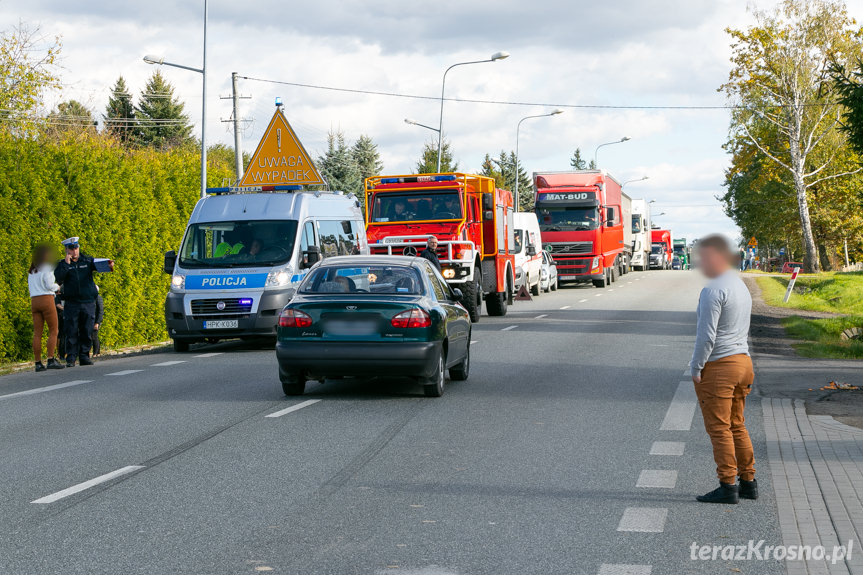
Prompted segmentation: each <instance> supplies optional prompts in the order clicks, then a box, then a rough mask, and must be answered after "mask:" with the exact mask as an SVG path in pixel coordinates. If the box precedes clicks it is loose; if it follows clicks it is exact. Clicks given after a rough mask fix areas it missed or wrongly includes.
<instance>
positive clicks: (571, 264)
mask: <svg viewBox="0 0 863 575" xmlns="http://www.w3.org/2000/svg"><path fill="white" fill-rule="evenodd" d="M533 181H534V186H535V189H536V216H537V219H538V220H539V229H540V232H541V235H542V245H543V247H544V248H545V249H546V250H547V251H549V252H550V253H551V256H552V257H553V258H554V261H555V263H556V264H557V271H558V277H559V278H560V281H562V282H565V281H570V282H572V281H575V282H589V281H592V282H593V285H595V286H596V287H600V288H601V287H605V286H607V285H608V284H610V283H611V282H613V281H615V280H617V278H618V277H619V276H620V275H621V274H624V273H626V272H627V271H629V262H630V257H631V254H632V241H631V237H632V236H631V233H632V227H631V226H632V222H631V220H632V212H631V210H632V200H631V199H630V198H629V197H628V196H627V195H626V194H624V193H623V190H622V189H621V186H620V183H618V181H617V180H615V179H614V178H613V177H611V176H610V175H609V174H608V173H607V172H605V171H604V170H581V171H576V172H541V173H535V174H534V175H533Z"/></svg>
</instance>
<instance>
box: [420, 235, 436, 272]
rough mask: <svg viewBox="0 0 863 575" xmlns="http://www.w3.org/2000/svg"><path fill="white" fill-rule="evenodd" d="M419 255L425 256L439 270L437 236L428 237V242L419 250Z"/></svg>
mask: <svg viewBox="0 0 863 575" xmlns="http://www.w3.org/2000/svg"><path fill="white" fill-rule="evenodd" d="M419 255H420V257H421V258H425V259H427V260H428V261H430V262H431V263H432V265H433V266H434V267H436V268H437V271H441V268H440V259H438V257H437V238H436V237H434V236H431V237H430V238H429V239H428V243H427V244H426V249H424V250H423V251H421V252H420V254H419Z"/></svg>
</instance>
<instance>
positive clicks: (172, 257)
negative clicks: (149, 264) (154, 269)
mask: <svg viewBox="0 0 863 575" xmlns="http://www.w3.org/2000/svg"><path fill="white" fill-rule="evenodd" d="M176 265H177V252H175V251H174V250H171V251H168V252H165V263H164V267H163V268H162V269H164V270H165V273H166V274H173V273H174V266H176Z"/></svg>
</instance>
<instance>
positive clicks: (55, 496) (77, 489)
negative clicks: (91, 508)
mask: <svg viewBox="0 0 863 575" xmlns="http://www.w3.org/2000/svg"><path fill="white" fill-rule="evenodd" d="M139 469H144V467H143V466H142V465H129V466H126V467H121V468H120V469H117V470H116V471H112V472H111V473H106V474H105V475H100V476H99V477H96V478H94V479H91V480H89V481H85V482H83V483H79V484H78V485H73V486H72V487H69V488H66V489H64V490H62V491H58V492H57V493H52V494H51V495H46V496H45V497H40V498H39V499H36V500H34V501H31V503H54V502H55V501H59V500H60V499H63V498H64V497H69V496H70V495H75V494H76V493H81V492H82V491H85V490H87V489H90V488H91V487H95V486H97V485H99V484H100V483H105V482H106V481H111V480H112V479H114V478H116V477H120V476H121V475H126V474H129V473H132V472H133V471H138V470H139Z"/></svg>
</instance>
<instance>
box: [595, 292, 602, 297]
mask: <svg viewBox="0 0 863 575" xmlns="http://www.w3.org/2000/svg"><path fill="white" fill-rule="evenodd" d="M593 297H602V294H601V293H598V294H596V295H595V296H593Z"/></svg>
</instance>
